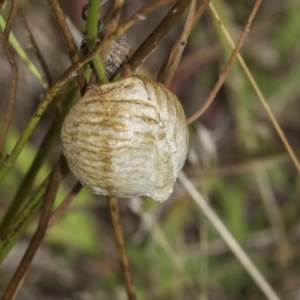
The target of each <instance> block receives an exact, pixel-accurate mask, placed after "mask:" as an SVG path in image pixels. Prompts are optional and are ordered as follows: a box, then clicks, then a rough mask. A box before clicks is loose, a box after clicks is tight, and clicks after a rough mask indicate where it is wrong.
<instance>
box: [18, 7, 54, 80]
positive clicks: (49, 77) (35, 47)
mask: <svg viewBox="0 0 300 300" xmlns="http://www.w3.org/2000/svg"><path fill="white" fill-rule="evenodd" d="M18 18H19V20H20V22H21V24H22V25H23V27H24V29H25V31H26V33H27V35H28V38H29V41H30V44H31V47H32V49H33V51H34V52H35V55H36V57H37V59H38V61H39V63H40V65H41V67H42V69H43V71H44V74H45V76H46V79H47V82H48V86H52V83H53V80H52V75H51V72H50V70H49V68H48V66H47V63H46V61H45V59H44V57H43V54H42V52H41V51H40V49H39V47H38V45H37V43H36V41H35V38H34V36H33V35H32V33H31V30H30V28H29V26H28V23H27V21H26V19H25V16H24V14H23V13H22V11H21V10H20V9H18Z"/></svg>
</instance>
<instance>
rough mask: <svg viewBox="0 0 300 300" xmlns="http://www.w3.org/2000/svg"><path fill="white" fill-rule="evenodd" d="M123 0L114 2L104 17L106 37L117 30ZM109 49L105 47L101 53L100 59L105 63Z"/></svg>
mask: <svg viewBox="0 0 300 300" xmlns="http://www.w3.org/2000/svg"><path fill="white" fill-rule="evenodd" d="M124 2H125V1H124V0H115V1H114V3H113V4H112V5H111V7H110V8H109V10H108V12H107V13H106V15H105V17H104V24H105V25H106V27H107V30H106V35H107V36H108V35H110V34H111V33H113V32H114V31H115V30H116V29H117V28H118V24H119V20H120V16H121V11H122V7H123V5H124ZM109 49H110V47H109V46H108V47H106V48H105V49H103V51H102V59H103V60H104V61H105V59H106V57H107V54H108V53H109Z"/></svg>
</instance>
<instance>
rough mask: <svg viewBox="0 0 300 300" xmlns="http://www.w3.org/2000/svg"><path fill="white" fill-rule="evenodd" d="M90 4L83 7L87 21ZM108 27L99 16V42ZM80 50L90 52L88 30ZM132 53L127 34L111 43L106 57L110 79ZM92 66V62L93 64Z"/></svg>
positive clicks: (84, 34) (106, 67)
mask: <svg viewBox="0 0 300 300" xmlns="http://www.w3.org/2000/svg"><path fill="white" fill-rule="evenodd" d="M87 10H88V5H84V6H83V7H82V9H81V18H82V19H83V20H85V21H86V19H87ZM106 29H107V28H106V27H105V25H104V24H103V22H102V20H101V18H100V17H99V18H98V42H101V41H102V40H103V39H104V37H105V33H106ZM80 50H81V53H82V54H83V55H85V54H87V53H88V52H89V49H88V45H87V36H86V32H84V33H83V40H82V42H81V45H80ZM131 54H132V49H131V47H130V46H129V45H128V44H127V39H126V36H125V35H124V34H123V35H121V36H120V37H119V38H117V39H116V40H115V41H113V42H112V43H111V45H110V48H109V52H108V54H107V56H106V58H105V70H106V76H107V78H108V79H111V78H112V77H113V76H114V75H115V74H116V72H117V71H118V70H119V68H120V67H122V66H123V65H124V64H125V63H126V62H127V61H128V59H129V58H130V56H131ZM91 67H92V64H91Z"/></svg>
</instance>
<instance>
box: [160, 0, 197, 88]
mask: <svg viewBox="0 0 300 300" xmlns="http://www.w3.org/2000/svg"><path fill="white" fill-rule="evenodd" d="M195 9H196V0H192V1H191V7H190V11H189V15H188V17H187V20H186V23H185V26H184V29H183V32H182V34H181V35H180V36H179V38H178V39H177V41H176V43H175V45H174V46H173V47H172V50H171V52H170V54H169V56H168V59H167V62H166V63H165V64H164V67H163V68H162V69H161V70H162V73H159V75H158V81H162V79H161V77H162V75H163V73H166V76H165V79H164V80H163V81H162V82H163V84H164V85H165V86H166V87H168V86H169V85H170V83H171V81H172V78H173V76H174V74H175V72H176V69H177V67H178V64H179V62H180V59H181V56H182V53H183V50H184V48H185V46H186V44H187V39H188V36H189V34H190V32H191V30H192V29H193V27H192V25H193V17H194V14H195Z"/></svg>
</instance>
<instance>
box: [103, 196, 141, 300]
mask: <svg viewBox="0 0 300 300" xmlns="http://www.w3.org/2000/svg"><path fill="white" fill-rule="evenodd" d="M108 205H109V212H110V216H111V221H112V225H113V229H114V234H115V239H116V244H117V248H118V254H119V258H120V262H121V267H122V271H123V276H124V280H125V285H126V290H127V295H128V299H129V300H136V299H137V297H136V293H135V288H134V285H133V282H132V278H131V273H130V266H129V260H128V257H127V253H126V248H125V243H124V238H123V234H122V228H121V225H120V221H119V213H118V206H117V198H116V197H108Z"/></svg>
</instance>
